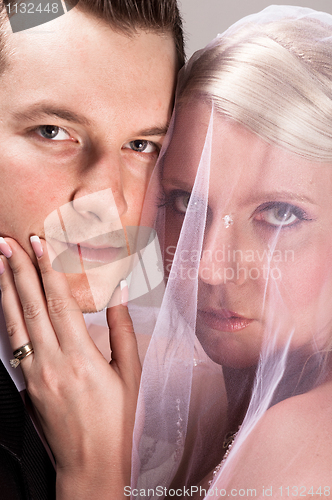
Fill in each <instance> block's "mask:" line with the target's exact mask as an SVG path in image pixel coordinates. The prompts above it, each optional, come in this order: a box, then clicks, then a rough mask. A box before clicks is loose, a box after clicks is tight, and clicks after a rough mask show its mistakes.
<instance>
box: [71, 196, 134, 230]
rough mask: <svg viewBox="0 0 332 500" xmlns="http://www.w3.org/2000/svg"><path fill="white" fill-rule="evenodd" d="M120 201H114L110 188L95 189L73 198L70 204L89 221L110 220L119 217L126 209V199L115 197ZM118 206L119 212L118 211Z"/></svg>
mask: <svg viewBox="0 0 332 500" xmlns="http://www.w3.org/2000/svg"><path fill="white" fill-rule="evenodd" d="M117 199H118V200H119V199H120V200H121V203H119V201H118V203H116V201H115V197H114V194H113V190H112V189H111V188H108V189H103V190H100V191H96V192H93V193H90V194H87V195H85V196H80V197H78V198H74V200H73V202H72V206H73V208H74V210H75V212H77V213H78V214H79V215H80V216H81V217H83V218H84V219H87V220H91V222H93V221H94V222H111V221H116V220H117V219H120V216H121V215H122V214H123V213H124V212H125V211H126V207H127V205H126V201H125V199H124V197H122V196H121V197H119V196H118V197H117ZM119 206H120V208H121V212H119Z"/></svg>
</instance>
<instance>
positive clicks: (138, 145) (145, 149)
mask: <svg viewBox="0 0 332 500" xmlns="http://www.w3.org/2000/svg"><path fill="white" fill-rule="evenodd" d="M123 148H124V149H132V150H133V151H136V152H137V153H155V152H158V151H159V148H158V146H157V145H156V144H155V143H154V142H151V141H145V140H143V139H136V140H135V141H130V142H127V143H126V144H125V145H124V146H123Z"/></svg>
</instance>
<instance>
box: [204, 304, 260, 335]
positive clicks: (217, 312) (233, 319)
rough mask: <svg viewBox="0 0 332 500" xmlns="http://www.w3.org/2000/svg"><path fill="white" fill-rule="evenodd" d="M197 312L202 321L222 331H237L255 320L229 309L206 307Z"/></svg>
mask: <svg viewBox="0 0 332 500" xmlns="http://www.w3.org/2000/svg"><path fill="white" fill-rule="evenodd" d="M197 314H198V317H199V319H200V321H202V323H204V324H205V325H207V326H208V327H210V328H212V329H213V330H218V331H220V332H237V331H240V330H243V329H244V328H246V327H247V326H249V325H250V324H251V323H252V322H253V321H254V320H253V319H249V318H245V317H244V316H240V315H239V314H237V313H235V312H233V311H229V310H228V309H205V310H199V311H198V312H197Z"/></svg>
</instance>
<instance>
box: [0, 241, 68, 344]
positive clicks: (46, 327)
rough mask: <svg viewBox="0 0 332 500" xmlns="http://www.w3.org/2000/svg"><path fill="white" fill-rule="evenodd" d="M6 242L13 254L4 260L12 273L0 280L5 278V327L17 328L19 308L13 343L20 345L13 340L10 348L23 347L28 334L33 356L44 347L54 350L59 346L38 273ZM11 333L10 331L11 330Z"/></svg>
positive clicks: (24, 255) (13, 244) (15, 246)
mask: <svg viewBox="0 0 332 500" xmlns="http://www.w3.org/2000/svg"><path fill="white" fill-rule="evenodd" d="M5 241H6V243H7V244H8V245H9V246H10V248H11V250H12V255H11V256H10V257H9V258H8V259H7V264H8V265H9V267H10V270H11V272H8V273H6V272H5V273H4V274H3V277H4V276H5V275H7V276H6V278H5V283H4V286H5V290H6V289H7V290H6V291H7V294H4V300H5V309H6V321H7V325H9V326H10V325H16V323H17V322H16V321H15V318H14V315H15V314H17V313H18V309H19V304H20V310H21V314H20V316H18V317H20V323H19V325H18V327H17V332H16V334H15V339H19V342H20V344H19V345H17V343H16V340H15V346H14V345H13V347H16V348H17V347H20V346H21V345H23V344H22V342H21V339H22V338H23V337H24V338H25V339H26V332H28V336H29V337H30V339H31V342H32V344H33V346H34V350H35V353H36V354H37V353H38V351H39V350H40V349H41V348H42V347H43V345H44V344H46V345H47V349H48V350H49V349H52V350H53V349H56V348H58V347H59V344H58V341H57V338H56V336H55V335H54V331H53V328H52V325H51V322H50V319H49V316H48V312H47V307H46V301H45V297H44V291H43V288H42V285H41V283H40V278H39V276H38V273H37V271H36V269H35V267H34V265H33V263H32V262H31V259H30V257H29V256H28V254H27V253H26V252H25V251H24V250H23V249H22V248H21V247H20V245H19V244H18V243H17V242H16V241H15V240H12V239H9V238H6V240H5ZM15 329H16V327H15ZM10 330H13V328H12V327H10ZM19 332H21V333H19ZM24 332H25V334H24Z"/></svg>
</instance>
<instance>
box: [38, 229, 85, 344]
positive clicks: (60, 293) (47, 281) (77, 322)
mask: <svg viewBox="0 0 332 500" xmlns="http://www.w3.org/2000/svg"><path fill="white" fill-rule="evenodd" d="M32 246H33V248H34V251H35V254H36V257H37V261H38V267H39V270H40V274H41V278H42V281H43V285H44V292H45V297H46V303H47V309H48V314H49V317H50V320H51V323H52V325H53V328H54V330H55V333H56V335H57V338H58V341H59V343H60V346H61V349H62V350H63V351H69V350H77V348H78V345H79V346H80V347H81V348H82V343H83V342H84V343H85V348H86V347H88V346H89V345H90V346H92V345H93V342H92V340H91V337H90V335H89V334H88V332H87V329H86V326H85V321H84V317H83V314H82V312H81V310H80V308H79V306H78V304H77V302H76V300H75V298H74V297H73V295H72V292H71V290H70V287H69V284H68V281H67V278H66V275H65V274H64V273H62V272H59V271H55V270H54V269H53V268H52V265H51V260H50V256H49V252H51V251H52V250H51V249H50V248H49V247H48V246H47V245H46V242H45V240H40V239H39V238H38V237H37V236H35V237H33V239H32Z"/></svg>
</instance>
